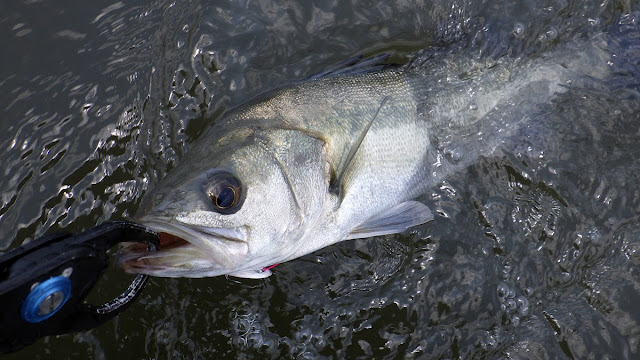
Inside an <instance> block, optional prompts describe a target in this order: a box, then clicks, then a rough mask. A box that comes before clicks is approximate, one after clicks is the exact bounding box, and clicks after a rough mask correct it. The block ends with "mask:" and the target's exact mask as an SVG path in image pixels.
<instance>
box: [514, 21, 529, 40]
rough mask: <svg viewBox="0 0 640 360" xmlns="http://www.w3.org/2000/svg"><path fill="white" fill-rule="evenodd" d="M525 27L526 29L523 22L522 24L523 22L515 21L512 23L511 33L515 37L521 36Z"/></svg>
mask: <svg viewBox="0 0 640 360" xmlns="http://www.w3.org/2000/svg"><path fill="white" fill-rule="evenodd" d="M525 29H526V28H525V26H524V24H523V23H519V22H517V23H515V24H514V25H513V33H514V34H515V35H516V36H517V37H521V36H523V35H524V32H525Z"/></svg>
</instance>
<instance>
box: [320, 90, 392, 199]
mask: <svg viewBox="0 0 640 360" xmlns="http://www.w3.org/2000/svg"><path fill="white" fill-rule="evenodd" d="M387 100H389V96H388V95H387V96H385V97H384V98H383V99H382V102H381V103H380V106H378V110H376V113H375V114H373V116H372V117H371V120H369V121H368V122H366V123H365V124H364V126H363V127H362V130H360V133H359V134H358V137H357V138H356V140H355V141H354V142H353V144H351V147H350V148H349V152H348V153H347V155H346V156H344V157H343V158H342V161H341V162H340V166H339V167H338V171H337V172H336V176H335V178H334V181H332V182H331V184H330V186H329V190H330V191H331V192H333V193H335V194H337V195H338V199H340V200H342V185H343V184H342V181H343V180H344V174H345V173H346V172H347V169H349V165H351V161H353V158H354V157H355V156H356V153H357V152H358V149H359V148H360V145H362V140H364V138H365V136H367V133H368V132H369V129H371V125H372V124H373V121H374V120H375V119H376V117H378V114H379V113H380V109H382V107H383V106H384V104H385V103H386V102H387Z"/></svg>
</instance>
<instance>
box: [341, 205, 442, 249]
mask: <svg viewBox="0 0 640 360" xmlns="http://www.w3.org/2000/svg"><path fill="white" fill-rule="evenodd" d="M431 220H433V214H432V213H431V210H429V208H428V207H427V206H426V205H425V204H423V203H421V202H418V201H413V200H412V201H405V202H403V203H400V204H398V205H396V206H394V207H392V208H391V209H389V210H387V211H385V212H383V213H382V214H379V215H376V216H374V217H372V218H370V219H368V220H367V221H365V222H364V223H362V224H360V225H358V226H357V227H356V228H355V229H353V230H351V232H350V233H349V235H347V237H346V238H345V240H350V239H362V238H368V237H371V236H380V235H389V234H397V233H401V232H403V231H405V230H407V229H408V228H410V227H412V226H416V225H420V224H424V223H426V222H427V221H431Z"/></svg>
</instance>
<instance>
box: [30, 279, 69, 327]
mask: <svg viewBox="0 0 640 360" xmlns="http://www.w3.org/2000/svg"><path fill="white" fill-rule="evenodd" d="M69 296H71V280H69V279H68V278H66V277H64V276H56V277H52V278H51V279H48V280H46V281H43V282H42V283H41V284H39V285H38V286H36V288H35V289H33V290H31V292H30V293H29V295H27V298H26V299H25V300H24V302H23V303H22V310H21V315H22V318H23V319H24V320H25V321H27V322H30V323H39V322H41V321H43V320H46V319H48V318H50V317H51V316H53V314H55V313H56V312H58V310H60V309H62V307H63V306H64V304H65V303H66V302H67V300H69Z"/></svg>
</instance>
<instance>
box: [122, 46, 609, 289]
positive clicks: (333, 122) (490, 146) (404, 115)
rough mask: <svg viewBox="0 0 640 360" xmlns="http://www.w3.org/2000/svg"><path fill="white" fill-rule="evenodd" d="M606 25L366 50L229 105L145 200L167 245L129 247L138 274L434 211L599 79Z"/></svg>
mask: <svg viewBox="0 0 640 360" xmlns="http://www.w3.org/2000/svg"><path fill="white" fill-rule="evenodd" d="M609 43H610V42H609V41H608V40H607V38H606V37H604V36H593V37H590V38H588V39H576V40H571V41H567V42H566V43H564V44H563V45H562V46H557V47H555V48H554V49H552V50H550V51H547V52H544V53H542V54H538V55H537V56H517V55H504V56H497V57H496V56H478V55H477V54H474V53H473V52H472V51H466V52H465V51H460V50H459V49H457V48H455V47H453V48H451V47H437V46H434V47H432V48H429V49H425V50H423V51H420V52H418V53H417V54H415V55H414V56H413V58H412V59H411V61H409V62H408V63H407V64H404V65H389V64H384V61H380V63H381V64H380V63H377V62H376V61H371V60H367V61H355V62H350V63H349V64H348V66H341V67H338V68H336V69H333V70H329V71H327V72H324V73H322V74H321V75H319V76H313V77H310V78H308V79H306V80H303V81H298V82H293V83H291V84H289V85H287V86H283V87H279V88H276V89H273V90H271V91H268V92H266V93H264V94H262V95H260V96H258V97H256V98H254V99H251V100H249V101H247V102H246V103H244V104H242V105H240V106H238V107H237V108H235V109H233V110H230V111H229V112H227V113H226V114H224V115H223V116H222V117H221V118H220V119H218V120H217V121H216V123H215V124H214V125H213V126H211V127H210V128H209V130H208V131H206V133H204V134H203V135H202V136H201V137H200V138H199V139H198V140H196V141H195V142H194V143H193V144H192V146H191V148H190V149H188V151H187V153H186V155H185V156H184V158H183V159H181V161H180V163H179V164H178V165H177V166H176V167H175V168H174V169H172V170H171V171H170V172H169V174H168V175H167V176H166V177H165V178H164V179H163V180H162V181H161V182H160V183H159V184H158V185H157V186H156V187H155V188H154V189H153V190H152V191H149V192H148V193H146V194H145V195H144V196H143V198H142V200H141V203H140V208H139V210H138V213H137V215H136V217H135V221H137V222H139V223H141V224H144V225H145V226H148V227H150V228H152V229H154V230H155V231H157V232H158V233H159V234H160V246H159V249H158V250H155V251H147V249H146V248H141V247H140V246H138V247H135V246H131V247H128V248H125V249H124V250H123V251H122V252H121V254H120V255H119V263H120V265H121V266H122V268H123V269H124V270H125V271H127V272H130V273H142V274H147V275H152V276H160V277H191V278H201V277H213V276H220V275H229V276H234V277H240V278H253V279H258V278H265V277H268V276H270V275H271V274H272V270H271V269H270V268H271V266H272V265H274V264H278V263H282V262H286V261H289V260H293V259H296V258H299V257H301V256H304V255H307V254H310V253H312V252H314V251H316V250H319V249H322V248H324V247H327V246H330V245H333V244H336V243H338V242H341V241H345V240H350V239H360V238H369V237H375V236H385V235H390V234H397V233H402V232H405V231H407V230H408V229H411V228H413V227H415V226H417V225H421V224H425V223H427V222H429V221H432V220H433V219H434V215H433V212H432V211H431V210H430V208H429V206H428V204H427V201H425V200H424V195H425V194H426V193H427V192H428V191H429V189H432V188H433V187H435V186H436V185H437V184H438V183H440V182H441V181H443V180H444V179H446V178H447V176H450V175H451V174H453V173H455V172H457V171H460V170H462V169H464V168H466V167H468V166H470V165H471V164H473V162H474V161H476V160H477V159H478V157H480V156H487V155H490V154H492V153H493V152H494V151H495V150H496V149H497V148H499V147H501V146H506V145H505V144H507V142H506V139H508V138H509V137H510V136H514V134H516V133H517V132H518V131H521V130H522V129H523V128H526V127H527V126H528V125H527V124H528V119H530V116H529V115H530V114H531V113H532V112H534V111H536V109H539V108H540V107H544V106H547V105H548V104H549V103H550V102H551V101H552V100H553V99H554V98H556V97H558V96H561V95H562V94H565V93H566V92H567V91H569V90H570V89H571V88H575V87H589V86H597V84H598V82H600V81H603V79H606V78H607V76H609V74H610V73H611V71H612V70H611V66H610V65H609V64H610V62H611V61H612V60H614V59H613V58H614V57H615V54H614V51H611V50H610V49H608V48H607V46H608V45H609Z"/></svg>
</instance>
